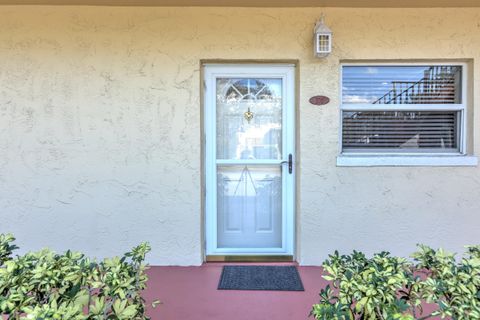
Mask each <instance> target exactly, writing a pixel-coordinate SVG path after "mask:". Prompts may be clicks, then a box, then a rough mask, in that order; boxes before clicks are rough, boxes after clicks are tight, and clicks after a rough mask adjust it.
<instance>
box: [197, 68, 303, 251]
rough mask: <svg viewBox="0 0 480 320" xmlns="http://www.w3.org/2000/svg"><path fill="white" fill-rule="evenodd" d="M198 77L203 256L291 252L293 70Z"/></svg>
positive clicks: (211, 71) (209, 72)
mask: <svg viewBox="0 0 480 320" xmlns="http://www.w3.org/2000/svg"><path fill="white" fill-rule="evenodd" d="M205 74H206V79H205V80H206V82H205V86H206V88H205V89H206V95H205V97H206V101H205V102H206V105H205V111H206V112H205V117H206V118H205V129H206V182H207V183H206V189H207V196H206V197H207V198H206V210H207V211H206V218H207V219H206V220H207V225H206V238H207V254H255V253H262V254H269V253H271V254H283V253H284V254H289V253H292V248H293V244H292V243H290V242H292V241H291V240H292V239H293V229H292V227H293V181H294V179H293V170H292V169H291V167H292V163H291V162H292V161H293V155H292V154H293V150H294V146H293V141H294V139H293V123H294V121H293V111H294V110H293V67H286V66H281V67H280V66H272V67H267V66H207V67H206V73H205ZM289 160H290V163H289ZM289 167H290V169H289ZM290 206H292V207H290ZM290 229H291V230H290Z"/></svg>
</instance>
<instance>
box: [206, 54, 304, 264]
mask: <svg viewBox="0 0 480 320" xmlns="http://www.w3.org/2000/svg"><path fill="white" fill-rule="evenodd" d="M201 70H202V73H201V75H202V83H203V86H202V103H203V126H202V138H203V139H202V140H203V143H202V145H203V154H202V158H203V159H202V160H203V164H204V165H203V168H202V169H203V170H202V171H203V172H202V174H203V178H204V179H203V180H204V186H203V187H204V189H203V194H202V201H203V209H204V210H203V213H204V222H205V224H204V240H205V242H204V247H203V250H204V256H205V257H208V258H209V259H208V260H216V259H215V258H219V257H227V258H228V257H230V258H231V260H235V258H239V257H244V256H249V257H250V256H252V257H257V258H261V259H264V260H265V261H268V260H272V259H269V258H280V259H281V258H282V257H289V258H288V259H289V260H292V259H293V255H294V250H295V230H296V223H295V216H296V214H295V211H296V201H295V198H296V166H295V164H296V161H295V159H296V130H295V125H296V95H297V89H296V84H297V83H296V75H297V72H298V66H297V63H296V62H294V63H292V61H288V62H283V61H282V62H274V63H272V62H263V61H260V62H243V61H242V62H237V61H229V62H223V61H222V62H208V61H202V62H201ZM217 77H251V78H254V77H263V78H268V77H271V78H282V80H283V82H282V85H283V96H284V98H283V101H284V105H283V106H282V108H283V113H282V129H283V131H282V147H283V149H282V153H283V157H284V158H285V155H288V154H289V153H291V154H292V155H293V163H294V167H293V172H292V174H288V173H284V174H283V173H282V179H283V181H282V190H284V191H283V195H284V196H285V197H286V199H285V201H282V212H283V216H282V248H228V249H227V248H218V246H217V211H216V210H217V204H216V202H217V201H216V196H217V195H216V184H217V175H216V166H217V164H218V162H217V159H216V146H215V139H214V137H216V120H215V119H216V115H215V111H216V110H215V107H214V106H215V92H214V91H215V80H216V78H217ZM210 90H212V91H210ZM208 137H210V138H208ZM211 137H213V139H212V138H211ZM282 160H285V159H282ZM282 160H278V161H273V162H276V163H273V162H272V164H277V163H278V164H279V165H280V163H281V162H282ZM225 161H227V162H228V160H223V161H222V162H225ZM284 170H286V166H282V171H284ZM210 190H211V191H210ZM210 257H212V259H210ZM224 260H229V259H224ZM257 260H258V259H257Z"/></svg>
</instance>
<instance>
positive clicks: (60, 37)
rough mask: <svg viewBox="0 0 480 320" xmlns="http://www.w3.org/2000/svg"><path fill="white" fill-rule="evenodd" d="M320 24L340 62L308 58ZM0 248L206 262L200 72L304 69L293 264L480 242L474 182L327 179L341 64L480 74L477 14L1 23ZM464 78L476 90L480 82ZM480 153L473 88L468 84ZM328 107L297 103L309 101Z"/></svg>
mask: <svg viewBox="0 0 480 320" xmlns="http://www.w3.org/2000/svg"><path fill="white" fill-rule="evenodd" d="M321 12H324V13H325V14H326V16H327V22H328V24H329V26H330V27H331V29H332V30H333V31H334V54H333V55H331V56H330V57H328V58H327V59H324V60H318V59H314V58H313V57H312V26H313V23H314V22H315V20H316V19H317V18H318V17H319V16H320V14H321ZM0 17H1V19H0V232H6V231H9V232H14V233H15V234H16V236H17V238H18V243H19V245H20V246H21V247H23V249H24V250H32V249H38V248H41V247H44V246H50V247H52V248H54V249H56V250H63V249H66V248H72V249H78V250H83V251H85V252H86V253H88V254H91V255H94V256H98V257H102V256H107V255H114V254H121V253H123V252H124V251H126V250H128V249H129V248H130V247H131V246H133V245H135V244H136V243H138V242H140V241H143V240H148V241H150V242H151V244H152V246H153V252H152V254H151V255H150V261H149V262H151V263H152V264H159V265H163V264H173V265H177V264H179V265H190V264H194V265H195V264H200V263H201V262H202V246H203V245H202V233H201V224H202V213H201V210H202V209H201V188H202V180H201V170H202V169H201V142H200V136H201V135H200V131H201V108H200V66H199V65H200V63H199V61H200V59H299V61H300V79H299V84H300V88H299V94H300V96H299V110H298V113H297V114H298V124H299V126H298V129H297V134H298V141H299V145H298V149H299V159H300V161H299V164H298V168H297V169H298V174H299V176H298V182H299V184H298V212H297V223H298V227H297V229H298V234H297V244H298V248H297V254H298V260H299V262H300V263H302V264H319V263H321V261H323V259H324V258H325V257H326V256H327V254H328V253H330V252H331V251H333V250H334V249H339V250H340V251H343V252H345V251H349V250H351V249H354V248H355V249H360V250H365V251H367V252H373V251H378V250H391V251H392V252H394V253H396V254H407V253H409V252H411V251H412V250H414V246H415V244H416V243H417V242H423V243H427V244H430V245H434V246H443V247H446V248H448V249H451V250H455V251H459V250H461V248H462V245H464V244H468V243H474V242H477V243H478V242H480V238H479V229H480V169H479V168H476V167H469V168H419V167H413V168H344V167H343V168H342V167H336V165H335V160H336V155H337V153H338V124H339V120H338V119H339V109H338V103H339V97H338V92H339V62H340V61H341V60H343V59H354V60H355V59H473V60H472V61H473V62H474V65H475V62H477V61H478V59H480V9H473V8H470V9H340V8H335V9H333V8H330V9H329V8H326V9H325V8H318V9H315V8H313V9H312V8H306V9H281V8H276V9H272V8H270V9H258V8H251V9H246V8H243V9H240V8H113V7H28V6H26V7H14V6H3V7H0ZM478 70H480V69H478V68H475V70H473V71H474V78H475V79H480V71H478ZM473 89H474V93H475V94H473V95H472V98H474V100H473V102H474V105H472V108H473V109H472V110H473V111H474V115H473V116H474V117H475V118H474V119H472V122H474V123H475V125H476V126H475V127H474V130H473V131H474V132H473V133H472V134H471V135H469V139H470V141H473V151H477V152H478V150H480V142H479V141H480V128H479V124H480V117H479V115H480V112H479V108H480V106H479V105H478V103H477V100H478V95H479V93H480V82H478V80H477V81H476V82H475V83H473ZM316 94H323V95H328V96H329V97H330V98H331V103H330V104H329V105H327V106H323V107H316V106H312V105H310V104H309V103H308V98H309V97H311V96H312V95H316Z"/></svg>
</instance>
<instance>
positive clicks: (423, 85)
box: [373, 66, 461, 104]
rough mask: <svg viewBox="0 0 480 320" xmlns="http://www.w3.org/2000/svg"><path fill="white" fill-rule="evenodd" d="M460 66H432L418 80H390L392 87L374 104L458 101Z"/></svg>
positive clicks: (445, 102) (449, 102) (447, 102)
mask: <svg viewBox="0 0 480 320" xmlns="http://www.w3.org/2000/svg"><path fill="white" fill-rule="evenodd" d="M460 70H461V68H459V67H456V66H432V67H430V68H429V69H427V70H425V72H424V76H423V78H422V79H421V80H419V81H416V82H415V81H392V88H391V90H390V91H388V92H387V93H386V94H385V95H384V96H382V97H381V98H379V99H378V100H376V101H374V102H373V103H374V104H452V103H458V102H457V101H458V100H459V99H458V98H459V97H457V94H459V92H460V91H461V90H456V87H457V84H458V82H459V81H460V72H461V71H460Z"/></svg>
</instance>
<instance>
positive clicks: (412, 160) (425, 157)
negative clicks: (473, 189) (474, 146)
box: [337, 61, 478, 166]
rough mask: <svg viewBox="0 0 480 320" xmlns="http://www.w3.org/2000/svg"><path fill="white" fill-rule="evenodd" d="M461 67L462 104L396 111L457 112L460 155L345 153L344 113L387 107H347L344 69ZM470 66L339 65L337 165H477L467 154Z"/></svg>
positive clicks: (410, 106)
mask: <svg viewBox="0 0 480 320" xmlns="http://www.w3.org/2000/svg"><path fill="white" fill-rule="evenodd" d="M427 65H435V66H460V67H461V68H462V80H461V81H462V82H461V86H462V87H461V90H462V94H461V103H459V104H448V105H447V104H444V105H441V104H403V105H402V104H396V105H395V109H394V110H395V111H458V112H459V120H458V123H459V129H458V130H459V132H458V137H459V138H458V139H459V141H458V147H459V152H431V153H429V152H425V153H414V152H394V151H393V152H392V151H389V152H379V151H372V152H369V151H362V152H355V151H344V150H343V112H344V111H384V110H387V109H388V108H387V107H385V105H382V104H378V105H377V104H344V103H343V68H344V67H351V66H353V67H362V66H374V67H377V66H427ZM468 72H469V70H468V64H467V63H464V62H456V61H451V62H444V61H443V62H438V61H422V62H395V61H392V62H348V63H341V64H340V86H339V87H340V90H339V91H340V100H339V101H340V112H339V116H340V126H339V152H338V156H337V166H476V165H477V164H478V159H477V157H474V156H469V155H467V137H466V133H467V132H468V130H467V106H468V96H467V85H468V82H467V79H468V78H469V74H468Z"/></svg>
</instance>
